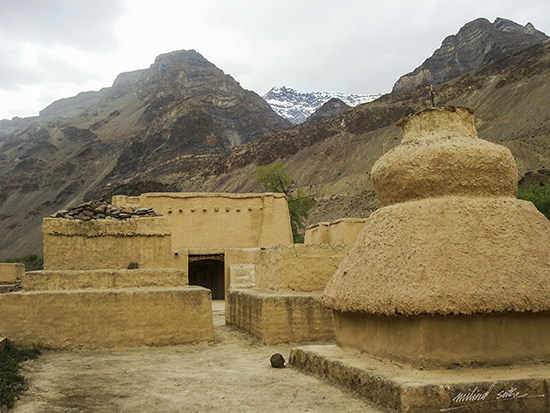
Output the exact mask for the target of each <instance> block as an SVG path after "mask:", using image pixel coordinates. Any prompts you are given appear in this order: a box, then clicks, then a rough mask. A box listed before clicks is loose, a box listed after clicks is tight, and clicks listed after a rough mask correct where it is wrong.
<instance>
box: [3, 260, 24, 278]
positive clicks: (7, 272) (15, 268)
mask: <svg viewBox="0 0 550 413" xmlns="http://www.w3.org/2000/svg"><path fill="white" fill-rule="evenodd" d="M23 274H25V265H24V264H10V263H0V281H15V280H16V279H18V278H21V277H22V276H23Z"/></svg>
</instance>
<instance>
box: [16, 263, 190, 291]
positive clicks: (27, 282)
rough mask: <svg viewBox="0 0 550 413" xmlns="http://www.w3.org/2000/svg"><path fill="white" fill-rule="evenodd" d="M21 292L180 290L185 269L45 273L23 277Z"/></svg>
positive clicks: (183, 284) (58, 271)
mask: <svg viewBox="0 0 550 413" xmlns="http://www.w3.org/2000/svg"><path fill="white" fill-rule="evenodd" d="M21 284H22V288H23V290H25V291H38V290H42V291H45V290H80V289H87V288H132V287H165V288H166V287H183V286H185V285H188V284H189V282H188V274H187V270H182V269H172V268H147V269H135V270H45V271H32V272H27V273H25V274H24V275H23V278H22V281H21Z"/></svg>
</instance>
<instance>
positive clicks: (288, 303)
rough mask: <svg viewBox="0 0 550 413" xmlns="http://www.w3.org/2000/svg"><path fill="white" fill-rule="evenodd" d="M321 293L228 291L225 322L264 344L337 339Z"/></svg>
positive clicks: (254, 290) (329, 312)
mask: <svg viewBox="0 0 550 413" xmlns="http://www.w3.org/2000/svg"><path fill="white" fill-rule="evenodd" d="M321 296H322V293H321V292H314V293H296V292H294V293H293V292H275V291H270V290H260V289H235V290H228V291H227V296H226V310H225V322H226V324H230V325H234V326H236V327H238V328H240V329H242V330H244V331H246V332H248V333H250V334H252V335H253V336H255V337H256V338H258V339H259V340H261V341H262V342H263V343H264V344H268V345H271V344H279V343H291V342H294V343H300V342H308V341H309V342H312V341H326V340H333V339H334V327H333V323H332V313H331V311H328V310H327V309H326V308H324V307H323V306H322V305H321Z"/></svg>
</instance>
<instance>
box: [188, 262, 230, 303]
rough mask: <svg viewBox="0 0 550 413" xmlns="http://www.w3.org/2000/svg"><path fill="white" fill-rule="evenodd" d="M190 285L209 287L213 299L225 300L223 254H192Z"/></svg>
mask: <svg viewBox="0 0 550 413" xmlns="http://www.w3.org/2000/svg"><path fill="white" fill-rule="evenodd" d="M189 285H200V286H201V287H205V288H208V289H209V290H211V291H212V299H213V300H225V277H224V257H223V254H217V255H190V256H189Z"/></svg>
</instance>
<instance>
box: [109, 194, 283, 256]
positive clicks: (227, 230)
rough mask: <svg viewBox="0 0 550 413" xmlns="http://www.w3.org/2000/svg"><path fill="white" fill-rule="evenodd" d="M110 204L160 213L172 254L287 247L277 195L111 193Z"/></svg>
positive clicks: (280, 195) (280, 202)
mask: <svg viewBox="0 0 550 413" xmlns="http://www.w3.org/2000/svg"><path fill="white" fill-rule="evenodd" d="M112 203H113V204H116V205H119V206H137V205H139V206H142V207H152V208H154V210H155V211H158V212H160V213H161V214H162V215H164V217H165V218H166V220H167V222H168V226H169V228H170V231H171V233H172V249H173V250H180V249H189V248H256V247H271V246H274V245H280V244H291V243H292V230H291V227H290V216H289V213H288V205H287V200H286V196H285V195H283V194H217V193H147V194H142V195H140V196H139V197H128V196H124V195H116V196H114V197H113V199H112Z"/></svg>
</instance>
